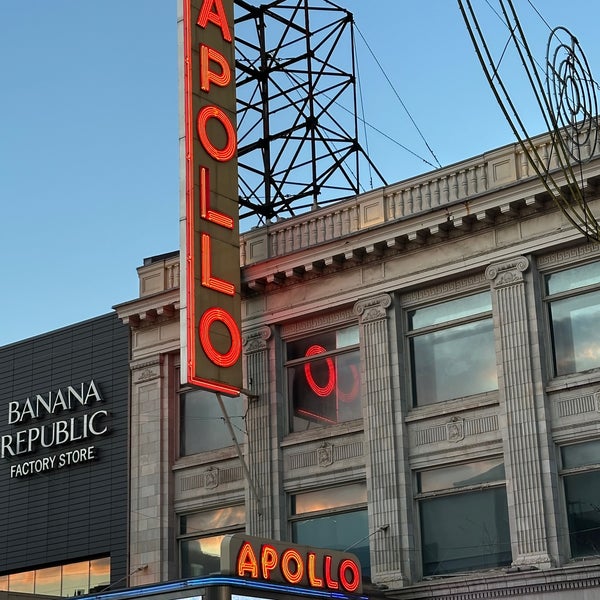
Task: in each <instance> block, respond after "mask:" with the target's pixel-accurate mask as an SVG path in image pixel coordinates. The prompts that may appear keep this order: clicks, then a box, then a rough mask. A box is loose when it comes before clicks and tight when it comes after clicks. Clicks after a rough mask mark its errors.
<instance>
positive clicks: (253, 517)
mask: <svg viewBox="0 0 600 600" xmlns="http://www.w3.org/2000/svg"><path fill="white" fill-rule="evenodd" d="M270 337H271V330H270V328H269V327H259V328H257V329H253V330H250V331H246V332H245V333H244V335H243V344H244V354H245V358H246V377H247V381H248V387H249V388H250V391H251V392H252V397H250V398H249V399H248V412H247V414H246V430H247V433H248V438H247V451H246V454H247V460H248V469H249V471H250V477H251V479H252V482H253V484H254V488H253V489H252V488H251V487H250V486H247V492H246V530H247V532H248V533H249V534H251V535H257V536H260V537H266V538H270V537H272V534H273V527H272V524H273V514H272V513H273V504H272V498H273V491H272V489H271V483H270V482H271V477H270V470H271V426H270V419H269V350H268V340H269V338H270ZM257 495H258V497H257Z"/></svg>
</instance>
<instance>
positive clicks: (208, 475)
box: [204, 467, 219, 490]
mask: <svg viewBox="0 0 600 600" xmlns="http://www.w3.org/2000/svg"><path fill="white" fill-rule="evenodd" d="M218 485H219V469H217V467H209V468H208V469H207V470H206V472H205V473H204V487H205V488H207V489H209V490H214V489H215V488H216V487H218Z"/></svg>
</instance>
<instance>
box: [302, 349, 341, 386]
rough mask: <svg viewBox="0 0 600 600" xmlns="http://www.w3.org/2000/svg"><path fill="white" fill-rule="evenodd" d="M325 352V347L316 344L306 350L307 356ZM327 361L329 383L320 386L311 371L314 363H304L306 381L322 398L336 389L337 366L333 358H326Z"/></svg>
mask: <svg viewBox="0 0 600 600" xmlns="http://www.w3.org/2000/svg"><path fill="white" fill-rule="evenodd" d="M323 352H325V348H323V346H319V345H318V344H315V345H313V346H311V347H310V348H309V349H308V350H307V351H306V354H305V356H314V355H315V354H323ZM325 362H326V364H327V371H328V374H327V375H328V376H327V383H326V384H325V385H324V386H320V385H319V384H318V383H317V382H316V381H315V378H314V377H313V375H312V371H311V364H312V363H306V364H305V365H304V376H305V377H306V381H307V382H308V385H309V386H310V389H311V390H312V391H313V392H314V393H315V394H317V396H321V398H324V397H325V396H329V395H330V394H331V392H333V390H334V389H335V366H334V364H333V360H332V359H331V358H326V359H325Z"/></svg>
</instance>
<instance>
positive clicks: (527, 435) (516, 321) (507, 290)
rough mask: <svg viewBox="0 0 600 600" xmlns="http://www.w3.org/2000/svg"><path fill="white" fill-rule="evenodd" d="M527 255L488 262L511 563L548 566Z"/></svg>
mask: <svg viewBox="0 0 600 600" xmlns="http://www.w3.org/2000/svg"><path fill="white" fill-rule="evenodd" d="M528 267H529V261H528V260H527V259H526V258H525V257H524V256H519V257H516V258H515V259H513V260H510V261H506V262H502V263H498V264H493V265H490V266H489V267H488V268H487V270H486V277H487V278H488V279H489V280H491V282H492V293H493V294H494V298H495V307H496V313H497V316H496V324H497V325H496V326H497V327H499V331H498V336H499V339H500V343H501V354H500V362H501V370H500V378H499V381H500V397H501V398H503V400H504V402H503V406H504V415H505V426H506V431H505V432H504V448H505V466H506V476H507V481H508V484H507V486H506V487H507V494H508V504H509V510H510V512H511V540H512V550H513V564H514V565H515V566H523V565H526V566H536V567H539V568H548V567H550V566H551V559H550V553H549V546H548V533H547V525H546V515H545V508H544V498H543V479H542V461H541V457H540V443H541V439H540V432H539V426H538V422H537V415H536V405H535V390H534V384H533V370H532V357H531V339H530V335H529V323H528V315H527V303H526V295H525V281H524V277H523V273H524V272H525V271H526V270H527V269H528Z"/></svg>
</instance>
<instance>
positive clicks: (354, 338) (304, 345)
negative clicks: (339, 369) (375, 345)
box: [286, 325, 359, 360]
mask: <svg viewBox="0 0 600 600" xmlns="http://www.w3.org/2000/svg"><path fill="white" fill-rule="evenodd" d="M358 342H359V338H358V326H356V325H353V326H352V327H346V328H345V329H340V330H338V331H326V332H320V333H318V334H316V335H312V336H310V337H306V338H302V339H300V340H292V341H289V342H287V344H286V349H287V360H294V359H297V358H305V357H307V356H312V354H311V352H314V349H315V348H320V349H321V352H331V351H332V350H340V349H341V348H348V347H349V346H357V345H358ZM311 349H312V350H311Z"/></svg>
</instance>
